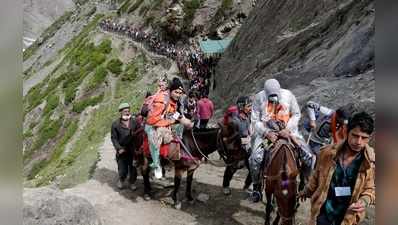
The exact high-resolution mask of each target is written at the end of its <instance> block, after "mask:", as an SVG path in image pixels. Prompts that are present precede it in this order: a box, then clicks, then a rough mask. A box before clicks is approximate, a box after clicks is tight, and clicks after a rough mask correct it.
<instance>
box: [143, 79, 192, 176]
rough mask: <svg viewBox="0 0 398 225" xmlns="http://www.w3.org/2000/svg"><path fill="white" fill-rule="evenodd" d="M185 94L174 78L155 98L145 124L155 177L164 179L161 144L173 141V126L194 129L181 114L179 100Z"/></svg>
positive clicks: (178, 80) (179, 82)
mask: <svg viewBox="0 0 398 225" xmlns="http://www.w3.org/2000/svg"><path fill="white" fill-rule="evenodd" d="M183 93H184V88H183V85H182V83H181V81H180V79H178V78H174V79H173V80H172V81H171V83H170V85H169V87H168V90H166V91H161V92H159V93H157V94H156V95H155V96H154V99H153V103H152V106H151V107H150V111H149V113H148V117H147V120H146V124H145V132H146V134H147V136H148V142H149V150H150V152H151V158H152V163H151V165H150V167H151V168H153V169H154V170H155V177H156V178H158V179H160V178H161V177H162V168H161V166H160V159H159V151H160V145H161V144H168V143H170V142H171V141H172V140H173V134H172V131H171V126H172V125H174V124H176V123H181V124H183V125H184V126H186V127H190V128H192V126H193V125H192V123H191V122H190V121H189V120H187V119H186V118H185V117H184V116H183V114H182V113H181V112H179V109H178V108H179V100H180V97H181V95H182V94H183Z"/></svg>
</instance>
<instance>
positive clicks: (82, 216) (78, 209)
mask: <svg viewBox="0 0 398 225" xmlns="http://www.w3.org/2000/svg"><path fill="white" fill-rule="evenodd" d="M23 201H24V204H23V224H24V225H61V224H62V225H80V224H81V225H100V224H101V223H100V220H99V218H98V216H97V214H96V212H95V209H94V207H93V206H92V205H91V204H90V203H89V202H88V201H87V200H86V199H84V198H81V197H77V196H74V195H70V194H66V193H64V192H63V191H61V190H59V189H57V188H54V187H42V188H26V189H24V193H23Z"/></svg>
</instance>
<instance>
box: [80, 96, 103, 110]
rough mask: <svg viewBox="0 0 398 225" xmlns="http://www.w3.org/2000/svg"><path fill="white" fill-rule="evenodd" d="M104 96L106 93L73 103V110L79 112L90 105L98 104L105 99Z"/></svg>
mask: <svg viewBox="0 0 398 225" xmlns="http://www.w3.org/2000/svg"><path fill="white" fill-rule="evenodd" d="M103 98H104V95H103V94H101V95H99V96H95V97H91V98H87V99H84V100H81V101H79V102H75V103H74V104H73V107H72V111H73V112H77V113H81V112H83V111H84V109H85V108H87V107H88V106H94V105H97V104H98V103H100V102H101V101H102V100H103Z"/></svg>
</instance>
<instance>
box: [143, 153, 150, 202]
mask: <svg viewBox="0 0 398 225" xmlns="http://www.w3.org/2000/svg"><path fill="white" fill-rule="evenodd" d="M148 165H149V163H148V159H144V165H143V166H142V171H141V172H142V178H143V179H144V199H145V200H150V199H151V190H152V188H151V182H150V181H149V173H150V168H149V166H148Z"/></svg>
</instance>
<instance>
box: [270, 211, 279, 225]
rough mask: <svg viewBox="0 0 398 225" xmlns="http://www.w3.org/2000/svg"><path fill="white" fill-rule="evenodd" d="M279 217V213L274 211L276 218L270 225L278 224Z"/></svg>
mask: <svg viewBox="0 0 398 225" xmlns="http://www.w3.org/2000/svg"><path fill="white" fill-rule="evenodd" d="M280 218H281V216H280V215H279V212H278V211H276V217H275V220H274V222H273V223H272V225H278V224H279V220H280Z"/></svg>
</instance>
